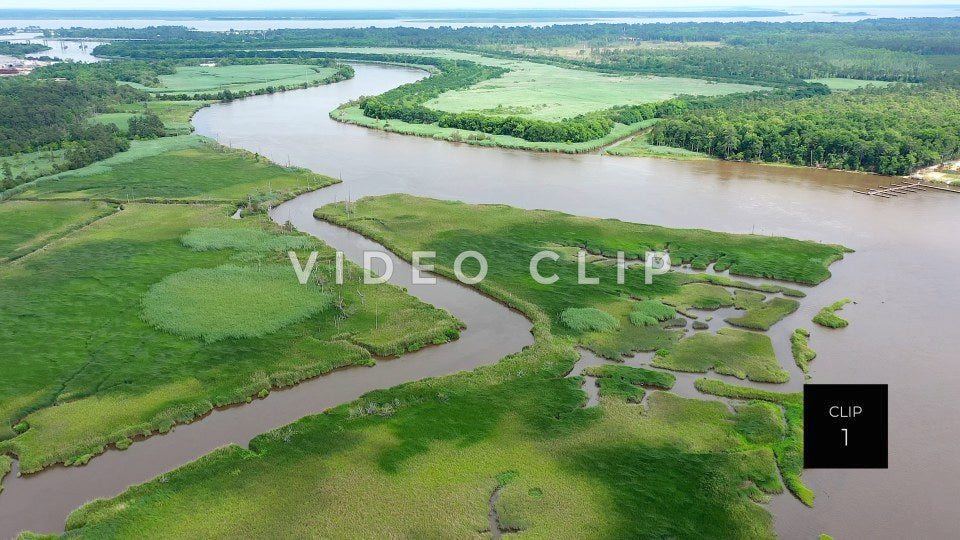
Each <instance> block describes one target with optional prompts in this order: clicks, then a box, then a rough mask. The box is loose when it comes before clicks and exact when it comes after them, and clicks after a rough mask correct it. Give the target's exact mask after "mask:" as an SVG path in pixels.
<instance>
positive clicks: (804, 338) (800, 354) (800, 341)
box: [790, 328, 817, 379]
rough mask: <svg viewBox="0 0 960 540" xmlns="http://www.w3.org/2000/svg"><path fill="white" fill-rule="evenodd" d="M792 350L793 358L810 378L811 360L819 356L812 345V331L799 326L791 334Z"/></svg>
mask: <svg viewBox="0 0 960 540" xmlns="http://www.w3.org/2000/svg"><path fill="white" fill-rule="evenodd" d="M790 351H791V352H792V353H793V360H794V362H796V363H797V367H799V368H800V369H801V370H802V371H803V373H804V374H805V375H806V376H807V378H808V379H809V378H810V362H811V361H812V360H813V359H814V358H816V357H817V352H816V351H814V350H813V349H812V348H811V347H810V331H809V330H807V329H805V328H797V329H796V330H794V331H793V334H791V335H790Z"/></svg>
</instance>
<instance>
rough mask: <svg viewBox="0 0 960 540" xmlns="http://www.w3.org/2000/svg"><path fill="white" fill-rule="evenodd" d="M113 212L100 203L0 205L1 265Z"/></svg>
mask: <svg viewBox="0 0 960 540" xmlns="http://www.w3.org/2000/svg"><path fill="white" fill-rule="evenodd" d="M114 211H115V209H114V207H112V206H110V205H108V204H105V203H101V202H80V201H62V202H45V201H43V202H41V201H6V202H3V203H0V262H2V261H6V260H11V259H16V258H19V257H22V256H24V255H26V254H28V253H32V252H34V251H36V250H37V249H39V248H41V247H43V246H44V245H46V244H47V243H49V242H51V241H52V240H54V239H56V238H59V237H61V236H63V235H65V234H68V233H69V232H71V231H74V230H76V229H78V228H80V227H83V226H84V225H87V224H89V223H91V222H93V221H96V220H97V219H100V218H102V217H104V216H107V215H109V214H111V213H113V212H114Z"/></svg>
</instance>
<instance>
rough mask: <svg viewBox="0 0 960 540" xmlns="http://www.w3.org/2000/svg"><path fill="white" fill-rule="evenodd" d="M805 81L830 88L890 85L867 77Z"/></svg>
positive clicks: (850, 88) (852, 88)
mask: <svg viewBox="0 0 960 540" xmlns="http://www.w3.org/2000/svg"><path fill="white" fill-rule="evenodd" d="M807 82H815V83H821V84H825V85H827V86H828V87H829V88H830V89H831V90H841V91H842V90H856V89H857V88H863V87H864V86H876V87H884V86H890V85H891V84H897V83H892V82H890V81H871V80H869V79H838V78H825V79H808V80H807ZM900 84H910V83H900Z"/></svg>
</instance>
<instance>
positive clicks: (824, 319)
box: [813, 298, 853, 328]
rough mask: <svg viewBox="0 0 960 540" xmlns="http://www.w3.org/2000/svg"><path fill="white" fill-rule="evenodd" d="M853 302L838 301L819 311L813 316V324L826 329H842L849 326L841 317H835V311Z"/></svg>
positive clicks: (847, 300)
mask: <svg viewBox="0 0 960 540" xmlns="http://www.w3.org/2000/svg"><path fill="white" fill-rule="evenodd" d="M850 302H853V300H851V299H849V298H845V299H843V300H838V301H836V302H834V303H832V304H830V305H829V306H827V307H825V308H823V309H821V310H820V311H819V312H818V313H817V314H816V315H814V316H813V322H815V323H817V324H819V325H820V326H824V327H826V328H844V327H846V326H847V325H849V324H850V322H849V321H847V320H846V319H844V318H843V317H841V316H839V315H837V313H836V312H837V311H839V310H841V309H843V306H845V305H847V304H849V303H850Z"/></svg>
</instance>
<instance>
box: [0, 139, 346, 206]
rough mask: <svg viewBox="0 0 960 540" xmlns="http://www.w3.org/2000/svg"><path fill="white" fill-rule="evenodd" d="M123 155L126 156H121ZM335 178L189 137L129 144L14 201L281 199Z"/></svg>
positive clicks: (36, 186) (41, 182)
mask: <svg viewBox="0 0 960 540" xmlns="http://www.w3.org/2000/svg"><path fill="white" fill-rule="evenodd" d="M124 154H129V155H128V156H124ZM334 182H337V180H336V179H333V178H330V177H327V176H322V175H319V174H315V173H312V172H310V171H307V170H305V169H299V168H295V167H281V166H279V165H276V164H274V163H272V162H270V161H269V160H267V159H265V158H262V157H260V156H257V155H254V154H251V153H249V152H246V151H243V150H233V149H228V148H225V147H222V146H219V145H217V144H215V143H213V142H212V141H210V140H209V139H204V138H201V137H196V136H193V135H189V136H183V137H165V138H163V139H156V140H151V141H135V142H134V143H133V145H132V146H131V149H130V150H129V151H128V152H124V153H122V154H118V155H117V156H115V159H114V158H111V159H109V160H105V161H102V162H100V163H98V164H95V165H92V166H90V167H86V168H83V169H77V170H76V171H68V172H66V173H62V174H59V175H57V176H54V177H49V178H46V179H42V180H39V181H37V182H36V183H35V184H34V185H32V186H29V185H28V186H27V187H26V188H25V190H24V191H23V193H21V194H20V195H19V196H20V197H29V198H40V199H106V200H113V201H148V202H149V201H168V200H173V201H222V202H228V201H235V202H241V201H244V200H245V199H254V198H256V199H258V200H259V199H262V198H264V197H266V198H268V199H270V200H282V199H285V198H289V197H291V196H293V195H294V194H297V193H301V192H304V191H309V190H313V189H318V188H320V187H323V186H326V185H329V184H331V183H334Z"/></svg>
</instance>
